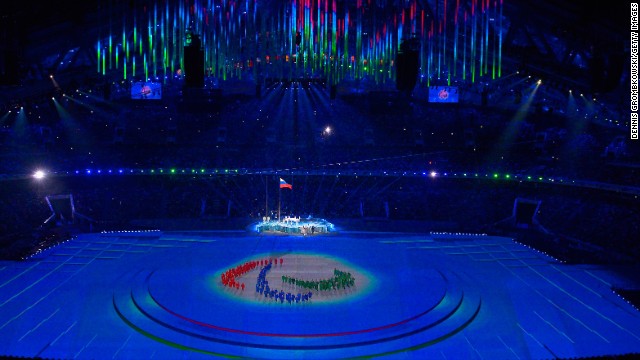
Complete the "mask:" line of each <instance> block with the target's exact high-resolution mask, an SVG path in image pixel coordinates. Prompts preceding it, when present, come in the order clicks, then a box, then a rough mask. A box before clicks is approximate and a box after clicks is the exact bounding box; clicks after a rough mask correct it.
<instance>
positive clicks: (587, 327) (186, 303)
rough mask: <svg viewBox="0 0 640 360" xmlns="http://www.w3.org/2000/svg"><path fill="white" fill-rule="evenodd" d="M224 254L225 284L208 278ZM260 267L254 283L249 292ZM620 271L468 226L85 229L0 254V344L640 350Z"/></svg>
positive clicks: (234, 353)
mask: <svg viewBox="0 0 640 360" xmlns="http://www.w3.org/2000/svg"><path fill="white" fill-rule="evenodd" d="M269 262H271V265H270V266H268V267H267V264H269ZM243 265H244V267H242V266H243ZM233 269H236V272H235V273H234V275H233V279H234V282H236V283H238V284H240V285H239V286H238V288H235V286H224V285H223V283H222V280H221V279H222V275H223V274H227V275H228V274H229V270H232V272H233ZM238 269H241V270H240V271H238ZM261 271H262V272H261ZM336 274H341V275H340V276H343V275H344V274H348V275H344V276H348V277H349V278H350V279H351V278H352V279H353V280H354V281H353V283H352V285H348V286H338V287H337V288H336V289H333V288H330V289H325V290H316V289H311V290H310V289H308V288H303V287H301V286H296V285H295V284H292V283H290V282H289V281H287V282H284V283H283V276H284V277H286V278H287V279H291V278H295V279H299V280H304V281H307V283H306V284H310V283H312V284H318V283H320V282H321V281H323V280H327V279H332V278H335V277H336ZM261 276H262V279H263V280H266V281H268V285H269V286H270V291H269V293H267V295H265V293H266V291H262V292H256V288H257V287H260V286H259V285H260V281H259V280H258V279H260V277H261ZM227 279H228V277H227ZM627 281H630V280H627V279H625V278H624V277H622V276H617V275H615V274H614V273H613V272H610V271H607V270H606V269H603V268H600V267H598V266H575V265H566V264H562V263H560V262H558V261H556V260H555V259H553V258H551V257H548V256H546V255H544V254H541V253H539V252H537V251H535V250H532V249H530V248H528V247H526V246H523V245H521V244H518V243H517V242H514V241H512V240H511V239H508V238H501V237H493V236H482V235H471V234H430V235H429V234H401V233H363V232H347V231H338V232H336V233H333V234H324V235H317V236H290V235H265V234H257V233H252V232H248V231H237V232H236V231H228V232H159V231H150V232H120V233H103V234H86V235H81V236H79V237H77V238H75V239H73V240H71V241H68V242H66V243H64V244H62V245H59V246H57V247H55V248H53V249H50V250H47V251H44V252H42V253H41V254H39V255H37V256H34V257H32V258H30V259H29V260H27V261H23V262H6V261H5V262H0V339H2V340H0V355H12V356H23V357H41V358H51V359H172V360H173V359H196V358H197V359H200V358H211V357H215V356H222V357H240V358H252V359H339V358H371V357H388V358H394V359H395V358H399V359H553V358H571V357H587V356H598V355H605V354H625V353H632V352H640V312H638V310H636V309H635V308H634V307H633V306H632V305H630V304H628V303H627V302H626V301H625V300H624V299H623V298H621V297H619V296H618V295H617V294H616V293H614V292H613V291H612V290H611V289H612V287H625V285H628V284H625V282H627ZM291 282H293V281H291ZM241 285H244V289H243V288H242V287H241ZM257 285H258V286H257ZM263 285H264V283H263ZM307 287H308V286H307ZM309 292H311V293H312V296H311V297H309V296H308V293H309ZM273 293H276V296H275V297H274V296H272V294H273ZM278 294H279V295H278ZM284 294H292V295H293V298H292V297H290V296H286V297H285V296H284ZM298 294H301V295H302V296H300V297H299V296H297V295H298ZM280 295H283V296H282V297H281V296H280ZM304 295H307V297H306V299H305V296H304Z"/></svg>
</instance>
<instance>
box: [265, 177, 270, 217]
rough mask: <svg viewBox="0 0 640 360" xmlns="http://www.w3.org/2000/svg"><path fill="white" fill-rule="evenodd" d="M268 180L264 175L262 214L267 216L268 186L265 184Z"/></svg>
mask: <svg viewBox="0 0 640 360" xmlns="http://www.w3.org/2000/svg"><path fill="white" fill-rule="evenodd" d="M268 181H269V177H268V176H265V177H264V194H265V195H264V216H267V217H268V216H269V186H267V182H268Z"/></svg>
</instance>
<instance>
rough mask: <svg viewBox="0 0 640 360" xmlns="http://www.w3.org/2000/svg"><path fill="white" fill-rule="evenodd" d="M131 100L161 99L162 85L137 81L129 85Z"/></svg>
mask: <svg viewBox="0 0 640 360" xmlns="http://www.w3.org/2000/svg"><path fill="white" fill-rule="evenodd" d="M131 98H132V99H134V100H160V99H162V84H161V83H158V82H153V81H147V82H145V81H138V82H134V83H133V84H131Z"/></svg>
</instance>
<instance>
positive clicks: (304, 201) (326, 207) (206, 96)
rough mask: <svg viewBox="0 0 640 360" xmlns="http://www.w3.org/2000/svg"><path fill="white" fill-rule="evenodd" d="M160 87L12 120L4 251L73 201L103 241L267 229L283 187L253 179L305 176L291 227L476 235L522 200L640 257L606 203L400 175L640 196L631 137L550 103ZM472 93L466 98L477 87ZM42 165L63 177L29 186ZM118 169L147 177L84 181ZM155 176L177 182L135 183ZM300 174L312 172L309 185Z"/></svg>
mask: <svg viewBox="0 0 640 360" xmlns="http://www.w3.org/2000/svg"><path fill="white" fill-rule="evenodd" d="M236 88H241V89H247V88H249V89H250V88H251V87H246V86H239V85H238V86H236ZM165 90H166V91H165V92H164V93H165V97H164V98H163V99H161V100H149V101H146V100H132V99H130V98H129V97H128V91H129V89H128V88H127V87H126V84H113V86H112V88H111V90H110V91H109V92H108V96H107V94H106V93H105V90H104V86H102V85H101V86H85V87H84V88H81V89H78V91H75V92H70V93H69V94H65V96H62V95H61V94H55V96H54V98H55V100H53V99H50V98H46V99H41V100H40V101H32V102H30V103H28V104H26V103H25V104H24V109H23V110H20V109H19V108H18V107H17V106H14V107H10V108H7V109H6V110H7V111H8V110H11V113H8V112H7V113H6V115H5V116H4V117H3V118H2V120H1V121H2V123H0V129H1V130H2V131H1V132H0V150H2V152H1V154H2V155H0V160H1V161H0V176H2V178H3V180H2V182H3V187H2V188H3V196H2V197H1V198H0V211H1V213H2V216H3V221H2V222H0V230H1V231H2V234H5V235H4V237H3V239H4V240H3V243H4V244H7V243H10V242H12V241H13V240H12V239H11V236H14V237H15V235H11V234H24V233H29V232H32V231H33V230H34V229H37V228H38V226H39V225H40V224H41V222H42V221H43V220H44V219H46V218H47V217H48V216H49V215H50V214H49V209H48V207H47V205H46V202H45V200H44V198H45V196H46V195H50V194H61V193H69V194H73V197H74V201H75V206H76V210H77V211H78V212H79V213H82V214H83V215H85V216H86V217H87V218H88V219H92V226H93V229H96V228H100V225H99V224H103V225H102V226H103V227H104V226H106V225H104V224H125V226H126V224H131V221H133V220H134V219H179V218H191V219H193V218H203V217H255V218H259V217H260V216H264V215H265V212H266V209H265V188H266V187H268V185H269V182H273V179H272V178H273V176H271V177H269V176H266V175H265V176H260V175H255V174H258V173H261V172H264V171H268V172H273V171H281V172H283V173H285V174H286V173H289V174H295V176H294V175H292V176H294V177H292V178H290V179H289V181H291V182H293V183H294V186H295V189H296V191H295V192H293V193H292V194H295V195H292V194H287V195H285V196H288V197H289V198H288V199H284V200H286V201H284V203H283V211H284V212H288V213H291V214H293V215H300V214H313V215H314V216H322V217H326V218H355V219H357V218H363V217H374V218H388V219H390V220H420V221H432V222H433V223H434V224H435V223H437V224H448V225H447V226H451V227H453V226H455V227H457V228H459V229H461V230H465V231H474V229H475V230H477V229H481V228H486V227H487V226H489V225H490V224H492V223H495V222H496V221H500V220H501V219H504V218H506V217H508V216H510V214H511V209H512V205H513V201H514V199H515V198H516V197H518V196H522V195H526V196H530V197H533V198H536V199H541V200H542V201H543V206H542V208H541V213H540V219H541V223H543V225H544V226H545V228H548V229H550V230H552V231H553V232H554V233H557V234H560V235H558V236H559V238H563V239H577V240H579V241H585V242H589V243H593V244H596V245H598V246H614V247H615V248H629V249H631V251H632V253H634V254H635V255H637V246H636V245H634V244H633V241H632V240H631V239H633V238H634V236H633V234H636V233H637V230H638V229H637V225H634V224H635V223H634V222H633V221H632V219H633V217H634V216H636V217H637V211H636V210H634V207H633V204H630V203H628V202H626V200H624V199H623V200H620V199H618V198H615V197H612V196H611V193H610V192H606V191H604V190H601V191H600V192H598V191H597V190H592V189H580V188H572V189H571V191H572V192H566V189H567V188H566V187H562V188H561V190H558V191H556V190H553V186H538V185H534V184H521V183H520V182H517V181H516V182H505V181H502V182H491V181H487V180H486V179H484V180H476V181H473V180H469V181H463V180H444V179H442V180H440V179H438V180H437V181H435V180H434V179H431V178H430V177H429V176H426V177H425V176H416V177H412V176H407V177H403V176H402V174H418V175H420V174H422V175H424V174H427V175H428V174H430V173H431V172H434V173H437V174H438V175H442V174H443V173H445V172H451V173H454V172H469V173H473V172H475V173H482V174H487V173H489V174H490V173H494V172H497V173H500V174H512V175H513V176H514V178H516V177H517V176H520V177H522V176H526V175H532V176H541V177H544V178H548V177H555V178H557V179H566V180H567V181H570V180H573V179H577V180H583V181H590V182H593V183H594V184H597V183H607V184H613V185H614V186H621V187H622V186H626V187H629V186H635V185H637V184H636V181H637V178H638V169H640V151H639V149H638V148H637V147H638V146H637V145H636V144H635V143H633V142H629V141H624V140H623V141H620V139H619V138H620V136H621V135H620V134H623V135H624V133H622V132H620V130H619V129H617V128H615V127H613V128H612V127H605V126H602V125H601V124H598V123H595V122H590V121H583V122H581V123H576V119H575V118H568V117H566V116H563V114H561V113H560V112H550V111H545V107H544V106H534V107H533V108H532V109H530V110H529V112H528V113H527V114H526V116H525V115H522V116H520V115H518V113H517V112H514V111H513V109H510V108H505V107H496V106H492V105H491V104H483V103H480V102H477V101H467V100H465V101H463V102H462V103H459V104H431V103H428V102H426V100H425V99H423V98H422V97H419V96H417V95H420V94H421V92H420V91H416V95H414V96H412V97H404V96H401V94H399V93H397V92H394V91H390V90H389V89H381V90H380V91H369V92H363V91H351V92H348V91H344V90H342V91H341V92H340V96H339V97H337V96H334V95H331V94H330V91H328V89H327V85H326V84H323V83H322V82H314V83H306V84H305V83H304V82H303V81H301V82H295V81H293V82H283V83H279V82H270V83H269V84H268V86H265V87H264V88H263V89H262V90H261V91H260V94H259V96H258V94H255V93H254V94H251V93H247V92H246V91H245V92H244V93H243V92H242V91H240V92H234V93H233V94H225V93H224V91H222V92H220V91H217V92H211V91H205V92H202V93H199V94H198V93H195V94H194V93H189V94H188V95H189V96H191V97H192V98H185V96H184V95H185V94H183V93H181V91H180V89H179V88H178V87H176V86H174V85H171V84H167V85H166V86H165ZM253 90H254V91H255V88H253ZM464 91H465V95H464V96H463V99H469V98H473V97H477V96H479V95H480V94H481V92H482V88H479V87H476V88H473V87H472V88H468V89H464ZM20 112H22V114H19V113H20ZM37 168H43V169H48V171H49V172H55V173H57V174H58V175H59V176H58V177H51V178H49V179H45V181H42V182H39V183H36V182H35V181H34V180H33V179H31V178H26V179H24V176H25V175H29V174H31V173H32V172H33V171H34V170H35V169H37ZM123 168H124V169H136V173H137V174H138V175H135V176H134V175H128V176H122V177H115V176H107V175H104V176H102V177H100V176H94V177H88V176H86V172H87V169H92V171H94V173H93V174H94V175H95V172H96V171H97V170H98V169H102V171H104V172H105V173H106V172H107V171H108V170H107V169H109V170H112V171H113V172H114V173H116V172H118V169H123ZM151 169H155V170H156V171H157V172H159V171H160V170H163V171H166V173H165V174H166V176H162V175H158V176H151V175H140V174H139V173H138V171H139V170H144V171H145V174H149V172H150V170H151ZM170 169H178V170H177V171H178V172H179V173H180V174H175V176H173V175H170V174H171V170H170ZM185 169H186V172H187V174H184V175H183V173H181V171H184V170H185ZM212 169H215V170H216V172H215V174H212ZM305 171H306V172H308V173H309V174H310V175H308V176H302V175H300V174H304V172H305ZM157 172H156V175H157V174H158V173H157ZM199 172H204V173H205V174H206V175H205V176H200V175H194V173H195V174H199ZM324 172H326V174H324ZM368 172H369V173H368ZM354 173H357V174H358V176H354ZM67 174H68V175H67ZM231 174H235V175H231ZM252 174H254V175H252ZM385 174H387V175H389V176H383V175H385ZM596 187H597V186H596ZM594 192H595V193H598V194H603V195H600V197H594V196H592V193H594ZM274 193H275V192H274ZM271 196H272V199H271V204H269V207H270V209H269V210H270V211H271V215H272V214H273V211H274V209H275V207H276V206H275V195H274V194H271ZM616 196H617V195H616ZM620 201H621V202H620ZM488 204H491V205H490V206H488ZM612 224H614V225H612ZM615 224H617V225H615ZM20 236H21V235H20ZM7 239H8V240H7ZM5 248H6V246H5ZM633 251H635V252H633Z"/></svg>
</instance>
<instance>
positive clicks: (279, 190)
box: [278, 183, 282, 221]
mask: <svg viewBox="0 0 640 360" xmlns="http://www.w3.org/2000/svg"><path fill="white" fill-rule="evenodd" d="M280 193H282V188H281V187H280V183H278V221H280Z"/></svg>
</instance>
